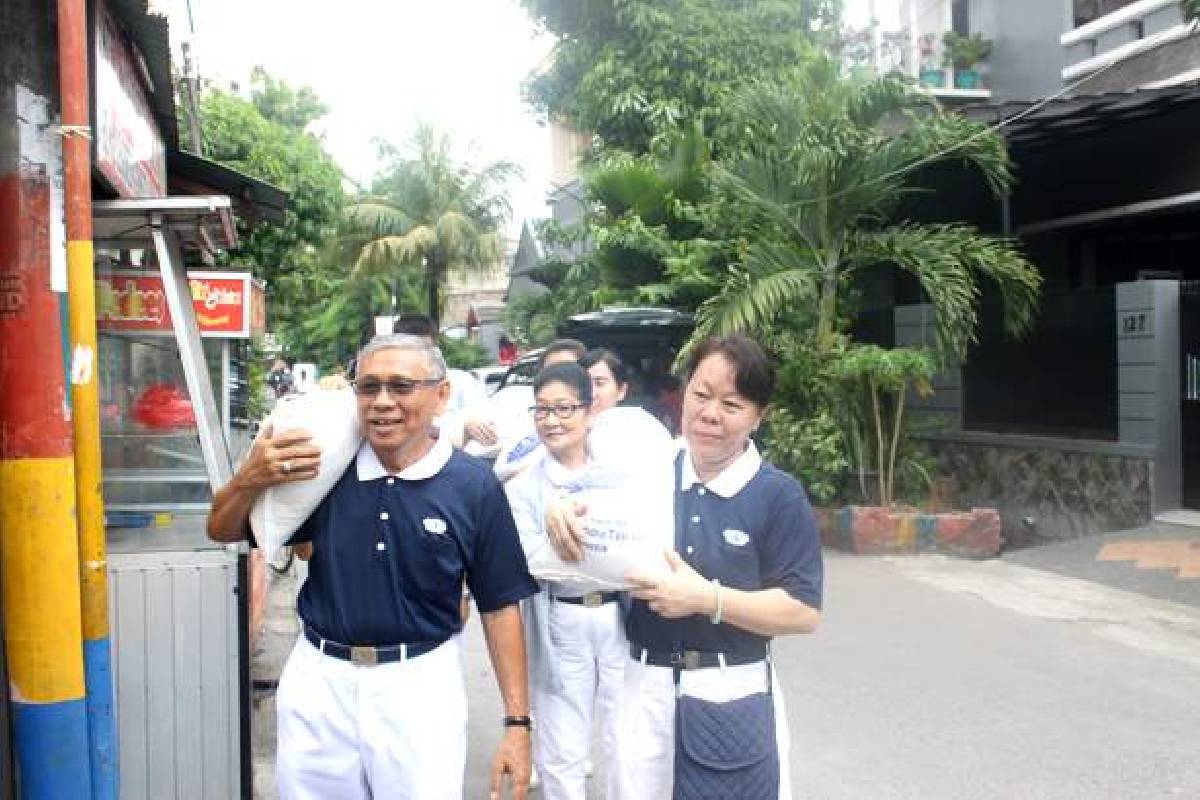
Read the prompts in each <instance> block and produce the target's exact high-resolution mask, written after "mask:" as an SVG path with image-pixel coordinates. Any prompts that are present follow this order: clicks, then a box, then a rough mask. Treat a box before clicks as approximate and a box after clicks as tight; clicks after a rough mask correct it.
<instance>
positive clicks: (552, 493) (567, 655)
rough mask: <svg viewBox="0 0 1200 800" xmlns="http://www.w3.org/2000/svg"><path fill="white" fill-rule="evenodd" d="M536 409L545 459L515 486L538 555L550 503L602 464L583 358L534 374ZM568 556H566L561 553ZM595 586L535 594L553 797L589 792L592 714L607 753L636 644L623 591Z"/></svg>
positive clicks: (518, 511) (530, 633) (538, 730)
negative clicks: (621, 601)
mask: <svg viewBox="0 0 1200 800" xmlns="http://www.w3.org/2000/svg"><path fill="white" fill-rule="evenodd" d="M534 398H535V405H534V406H533V408H532V413H533V417H534V424H535V425H536V427H537V432H538V436H539V438H540V439H541V442H542V444H543V446H544V447H545V451H546V452H545V457H544V458H542V459H540V460H539V461H538V462H537V463H536V464H534V465H533V466H531V467H530V468H529V469H527V470H526V471H524V472H522V473H521V474H520V475H518V476H517V477H515V478H513V479H512V480H511V481H509V483H508V484H507V486H506V487H505V489H506V491H507V493H508V497H509V502H510V504H511V505H512V508H513V518H514V519H515V520H516V523H517V530H518V531H519V533H520V535H521V544H522V546H523V547H524V549H525V553H526V556H527V558H528V560H529V561H531V562H533V561H536V559H537V557H538V554H539V553H540V552H542V551H544V550H545V549H546V548H551V547H553V545H552V544H551V543H550V541H549V539H547V537H546V532H545V528H544V525H543V519H544V516H545V509H546V505H547V504H548V503H551V502H553V501H554V500H555V499H557V498H560V497H569V496H572V495H573V494H580V493H582V492H586V491H587V490H588V487H589V485H590V484H589V482H588V472H589V468H591V467H593V466H594V462H593V460H592V458H591V457H590V453H589V448H588V433H589V430H590V429H591V424H592V420H593V419H594V414H593V411H592V383H591V380H590V378H589V376H588V374H587V372H585V371H584V370H583V368H582V367H580V366H579V365H578V364H574V363H571V364H555V365H553V366H549V367H546V369H544V370H543V371H542V373H541V374H540V375H539V376H538V378H537V379H536V381H535V382H534ZM560 555H561V554H560ZM597 589H598V587H597V586H595V585H592V584H587V583H582V582H574V581H547V582H545V583H543V590H542V592H540V593H539V594H538V595H536V596H534V597H533V598H531V599H530V600H529V601H526V603H525V604H524V607H523V610H524V612H525V624H526V639H527V641H528V652H529V665H530V666H529V669H530V690H531V694H532V695H533V706H534V713H535V715H536V724H535V729H534V764H535V767H536V769H537V773H538V775H539V777H540V780H541V785H542V791H543V793H544V795H545V797H546V798H547V800H583V799H584V798H585V797H587V789H586V784H587V761H588V751H589V746H590V743H591V740H592V720H593V718H594V717H599V718H600V721H601V726H602V731H603V734H602V745H603V753H602V755H601V758H602V759H604V760H605V761H607V759H608V756H609V754H610V753H611V751H612V747H613V739H612V716H613V714H612V712H613V708H614V706H615V703H616V693H617V691H618V689H619V687H620V685H621V683H622V680H623V675H624V669H625V661H626V660H627V659H628V657H629V656H628V653H629V644H628V642H627V641H626V639H625V634H624V632H623V629H622V622H621V615H620V610H619V607H618V603H617V599H618V595H617V593H616V592H609V591H599V590H597Z"/></svg>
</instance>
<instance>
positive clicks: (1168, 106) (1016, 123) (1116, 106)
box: [960, 81, 1200, 148]
mask: <svg viewBox="0 0 1200 800" xmlns="http://www.w3.org/2000/svg"><path fill="white" fill-rule="evenodd" d="M1038 102H1039V101H1035V100H1031V101H1019V102H1018V101H1005V102H1000V103H978V104H972V105H968V106H964V107H963V108H962V109H960V113H962V114H963V115H964V116H966V117H967V118H969V119H973V120H976V121H978V122H984V123H987V124H989V125H994V124H996V123H998V122H1000V121H1002V120H1012V119H1013V118H1014V117H1017V116H1019V115H1020V114H1022V113H1024V112H1027V111H1029V109H1030V108H1032V107H1034V106H1035V105H1037V103H1038ZM1196 103H1200V81H1190V82H1188V83H1185V84H1182V85H1179V86H1171V87H1167V88H1163V89H1135V90H1131V91H1127V92H1107V93H1104V94H1091V95H1076V96H1074V97H1064V98H1061V99H1058V100H1052V101H1050V102H1049V103H1046V104H1045V105H1043V106H1041V107H1040V108H1038V109H1037V110H1036V111H1033V112H1031V113H1029V114H1028V115H1027V116H1024V117H1021V118H1020V119H1016V120H1013V121H1012V122H1009V123H1008V124H1006V125H1005V126H1004V128H1003V133H1004V138H1005V140H1006V141H1007V142H1008V143H1009V144H1010V145H1012V146H1014V147H1024V148H1035V147H1038V146H1040V145H1043V144H1049V143H1051V142H1052V141H1056V140H1057V141H1061V138H1062V137H1063V136H1064V135H1071V136H1079V135H1083V134H1087V133H1092V132H1095V131H1099V130H1102V129H1105V128H1109V127H1111V126H1112V125H1113V124H1115V123H1119V122H1127V121H1131V120H1135V119H1140V118H1144V117H1149V116H1154V115H1157V114H1161V113H1163V112H1165V111H1169V110H1174V109H1177V108H1182V107H1185V106H1191V105H1194V104H1196Z"/></svg>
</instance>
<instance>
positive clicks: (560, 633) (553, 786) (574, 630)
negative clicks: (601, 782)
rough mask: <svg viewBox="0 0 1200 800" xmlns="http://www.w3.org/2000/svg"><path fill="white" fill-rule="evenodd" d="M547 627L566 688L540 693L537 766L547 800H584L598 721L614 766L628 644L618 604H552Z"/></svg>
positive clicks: (605, 758) (603, 756) (603, 757)
mask: <svg viewBox="0 0 1200 800" xmlns="http://www.w3.org/2000/svg"><path fill="white" fill-rule="evenodd" d="M547 625H548V627H549V632H550V641H551V642H552V643H553V645H554V656H555V658H556V660H557V669H558V674H559V676H560V677H561V679H562V683H563V687H562V689H561V690H558V691H545V690H539V691H537V692H536V697H535V698H534V707H535V713H536V714H537V719H536V720H535V725H534V739H533V757H534V763H535V764H536V765H537V770H538V776H539V777H540V779H541V782H542V796H543V797H544V798H545V800H585V799H586V798H587V774H586V770H587V757H588V750H589V749H590V746H591V742H592V720H593V719H599V722H600V744H601V753H600V758H599V761H600V762H601V763H603V764H605V765H607V764H609V763H610V762H611V761H612V753H613V746H614V742H615V736H614V722H615V714H614V712H615V709H616V704H617V696H618V694H619V693H620V691H621V685H622V683H623V682H624V678H625V662H626V661H628V660H629V643H628V642H627V641H626V639H625V632H624V630H622V626H621V619H620V611H619V609H618V606H617V604H616V603H605V604H604V605H602V606H599V607H597V608H587V607H585V606H581V605H574V604H572V603H562V602H559V601H557V600H551V601H550V615H549V620H548V622H547ZM607 772H608V774H610V775H611V770H607Z"/></svg>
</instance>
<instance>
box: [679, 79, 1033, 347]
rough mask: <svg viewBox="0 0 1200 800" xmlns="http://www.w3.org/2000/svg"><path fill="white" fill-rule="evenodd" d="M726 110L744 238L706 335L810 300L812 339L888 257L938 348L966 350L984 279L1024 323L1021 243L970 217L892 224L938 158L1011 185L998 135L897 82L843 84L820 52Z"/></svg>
mask: <svg viewBox="0 0 1200 800" xmlns="http://www.w3.org/2000/svg"><path fill="white" fill-rule="evenodd" d="M729 119H730V127H729V128H728V129H727V130H726V131H725V132H724V133H723V135H725V136H726V137H727V146H726V150H727V152H730V155H729V156H728V157H726V158H725V159H722V160H721V161H720V162H719V163H718V164H717V165H716V167H715V168H714V170H713V179H714V184H715V186H716V189H717V200H716V202H717V204H718V206H719V207H720V208H721V213H719V215H718V216H719V217H720V218H721V219H723V220H726V221H727V224H728V225H730V226H731V227H732V229H733V230H732V232H733V233H734V235H735V238H736V239H737V240H738V241H741V242H744V244H742V245H741V246H740V248H739V253H738V255H737V258H736V263H737V264H738V267H737V270H736V272H737V274H738V275H739V278H738V279H735V280H732V281H730V282H729V283H728V284H727V285H726V286H725V287H724V288H723V290H722V292H721V293H720V294H719V295H717V296H715V297H713V298H712V299H711V300H710V301H709V302H708V303H706V304H704V305H703V306H702V307H701V314H700V321H701V327H700V329H699V330H698V334H703V333H705V332H708V331H725V330H747V331H761V330H763V329H764V328H766V327H768V326H769V325H771V324H772V323H773V322H774V320H775V319H776V318H777V317H778V316H779V315H780V314H782V313H784V312H786V311H787V310H788V309H789V308H791V307H792V306H793V305H794V304H795V303H797V302H804V301H811V300H813V299H814V298H815V302H816V304H817V307H818V309H819V315H818V320H817V330H816V335H817V338H818V339H819V340H821V341H823V342H825V343H827V344H828V343H829V342H830V341H831V338H830V337H831V335H832V333H833V332H834V331H835V330H836V329H837V328H838V325H839V321H840V320H841V319H842V318H843V316H844V315H845V313H846V309H845V308H844V306H845V305H846V304H847V303H848V302H849V298H848V292H849V290H850V289H851V287H852V286H853V283H854V280H855V278H856V274H857V273H860V272H864V271H866V270H871V269H879V268H885V267H888V266H891V265H894V266H896V267H898V268H899V269H901V270H904V271H906V272H909V273H910V274H912V275H913V276H914V277H916V279H917V281H918V282H919V283H920V284H921V287H922V289H923V290H924V292H925V294H926V295H927V296H928V298H929V300H930V302H932V303H933V304H934V305H935V306H936V307H937V309H938V320H939V325H940V330H941V336H942V341H943V344H944V345H945V346H946V347H947V348H948V350H949V351H951V352H953V353H955V354H956V355H959V356H960V357H961V356H962V355H964V354H965V352H966V350H967V347H968V346H969V345H970V344H971V343H972V342H974V341H975V335H976V328H977V326H978V316H977V307H978V302H979V293H980V282H981V281H982V280H990V281H992V282H994V283H995V284H996V285H997V286H998V287H999V290H1000V292H1001V294H1002V295H1003V297H1004V300H1005V313H1006V325H1007V329H1008V330H1009V332H1010V333H1011V334H1012V335H1014V336H1019V335H1021V334H1022V333H1024V332H1025V331H1027V330H1028V328H1029V326H1030V324H1031V321H1032V319H1033V314H1034V313H1035V312H1036V307H1037V298H1038V292H1039V290H1040V286H1041V278H1040V276H1039V275H1038V273H1037V270H1036V269H1035V268H1034V267H1033V265H1031V264H1030V263H1029V262H1028V261H1027V260H1026V259H1025V258H1024V256H1023V255H1022V254H1021V253H1020V251H1019V250H1018V249H1017V247H1016V245H1015V244H1014V243H1012V242H1009V241H1005V240H1001V239H996V238H993V237H988V236H985V235H983V234H981V233H979V232H978V231H976V230H975V229H973V228H970V227H969V226H965V225H915V224H908V223H902V224H898V225H897V224H892V223H891V219H892V214H893V212H895V211H896V209H897V208H898V207H899V204H900V202H901V200H902V199H903V198H904V197H905V196H907V195H908V194H910V193H913V192H915V191H917V184H916V183H915V181H914V179H915V176H916V174H917V171H918V170H920V169H923V168H925V167H927V166H929V165H931V164H935V163H939V162H944V161H959V162H962V163H966V164H968V165H970V166H971V167H973V168H975V169H977V170H978V171H979V173H980V174H981V175H982V177H983V178H984V180H985V181H986V182H987V184H988V185H989V187H990V188H991V189H992V191H993V192H994V193H996V194H1001V193H1003V192H1005V191H1007V189H1008V187H1009V185H1010V184H1011V181H1012V176H1011V171H1010V165H1009V160H1008V156H1007V152H1006V151H1005V148H1004V144H1003V142H1002V141H1001V140H1000V138H999V137H998V136H997V135H995V134H994V133H992V132H990V131H988V130H987V129H985V128H983V127H981V126H979V125H978V124H976V123H972V122H970V121H968V120H965V119H963V118H962V117H960V116H958V115H954V114H946V113H943V112H941V111H940V110H939V109H937V108H936V107H935V106H932V105H930V101H929V100H928V98H927V97H925V96H924V95H923V94H921V93H920V92H918V91H916V90H915V89H913V88H912V87H910V86H908V85H907V84H905V83H904V82H902V81H900V80H898V79H896V78H883V79H878V80H874V81H867V82H861V81H851V80H844V79H842V78H841V77H840V76H839V74H838V70H837V65H836V64H834V63H833V62H832V61H830V60H828V59H824V58H817V59H813V60H812V61H810V62H809V63H807V64H805V65H803V66H801V67H800V68H798V69H797V70H796V71H795V72H794V73H793V75H792V77H791V80H790V81H789V82H787V83H760V84H756V85H755V86H754V88H753V90H752V91H750V92H749V93H748V94H746V95H745V96H744V97H743V98H741V99H740V100H739V101H738V102H737V103H736V104H735V106H734V112H733V113H732V114H731V115H730V118H729ZM735 142H740V144H737V145H736V146H735V145H734V143H735Z"/></svg>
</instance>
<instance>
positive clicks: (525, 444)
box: [505, 434, 542, 464]
mask: <svg viewBox="0 0 1200 800" xmlns="http://www.w3.org/2000/svg"><path fill="white" fill-rule="evenodd" d="M541 443H542V440H541V439H539V438H538V437H537V434H530V435H528V436H526V437H525V438H524V439H522V440H521V441H519V442H517V443H516V445H514V446H513V449H512V450H510V451H509V453H508V456H507V457H506V458H505V461H506V462H507V463H509V464H511V463H512V462H514V461H520V460H521V459H522V458H524V457H525V456H527V455H529V454H530V453H532V452H533V451H534V450H536V449H537V448H538V445H540V444H541Z"/></svg>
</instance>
